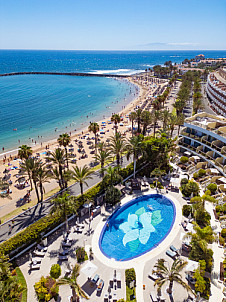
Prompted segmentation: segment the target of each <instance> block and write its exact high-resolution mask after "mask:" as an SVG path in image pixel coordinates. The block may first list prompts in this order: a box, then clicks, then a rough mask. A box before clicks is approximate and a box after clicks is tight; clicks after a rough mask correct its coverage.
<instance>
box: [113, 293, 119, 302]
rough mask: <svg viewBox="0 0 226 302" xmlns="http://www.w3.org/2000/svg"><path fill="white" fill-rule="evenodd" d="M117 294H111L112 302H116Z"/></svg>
mask: <svg viewBox="0 0 226 302" xmlns="http://www.w3.org/2000/svg"><path fill="white" fill-rule="evenodd" d="M117 300H118V299H117V294H116V293H113V295H112V301H113V302H117Z"/></svg>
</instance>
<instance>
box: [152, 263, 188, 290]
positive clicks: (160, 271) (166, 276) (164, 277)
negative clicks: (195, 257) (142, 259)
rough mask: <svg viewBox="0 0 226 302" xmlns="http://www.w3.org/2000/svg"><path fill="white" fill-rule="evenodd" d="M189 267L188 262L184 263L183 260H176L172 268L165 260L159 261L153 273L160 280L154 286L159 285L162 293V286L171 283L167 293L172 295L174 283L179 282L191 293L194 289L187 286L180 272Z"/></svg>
mask: <svg viewBox="0 0 226 302" xmlns="http://www.w3.org/2000/svg"><path fill="white" fill-rule="evenodd" d="M186 265H187V261H183V260H181V259H176V260H174V262H173V264H172V266H171V267H169V266H166V265H165V260H164V259H158V261H157V263H156V264H155V266H154V269H153V271H152V272H153V273H155V274H157V275H158V279H157V280H156V281H155V284H154V285H157V288H158V291H161V288H162V286H163V285H164V284H165V283H166V282H169V288H168V289H167V292H168V293H169V294H172V289H173V282H177V283H178V284H180V285H182V286H183V288H185V289H186V290H187V291H191V292H192V289H191V288H190V286H189V285H188V284H186V283H185V282H184V281H183V280H182V277H181V274H180V272H181V271H182V270H183V269H184V267H185V266H186Z"/></svg>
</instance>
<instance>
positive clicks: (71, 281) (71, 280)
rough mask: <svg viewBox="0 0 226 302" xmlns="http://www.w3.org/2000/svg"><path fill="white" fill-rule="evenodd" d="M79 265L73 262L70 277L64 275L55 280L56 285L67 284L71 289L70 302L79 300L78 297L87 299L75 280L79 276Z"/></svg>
mask: <svg viewBox="0 0 226 302" xmlns="http://www.w3.org/2000/svg"><path fill="white" fill-rule="evenodd" d="M79 271H80V265H79V264H75V266H74V268H73V271H72V274H71V276H70V277H64V278H61V279H59V280H58V281H57V284H58V285H69V286H70V287H71V289H72V302H79V301H80V299H79V297H82V298H85V299H87V300H88V299H89V298H88V297H87V295H86V294H85V292H84V291H83V290H82V288H81V287H80V285H79V284H78V282H77V278H78V276H79Z"/></svg>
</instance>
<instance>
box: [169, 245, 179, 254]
mask: <svg viewBox="0 0 226 302" xmlns="http://www.w3.org/2000/svg"><path fill="white" fill-rule="evenodd" d="M170 249H171V251H173V252H175V253H177V254H178V249H176V248H175V246H174V245H171V246H170Z"/></svg>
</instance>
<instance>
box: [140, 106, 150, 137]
mask: <svg viewBox="0 0 226 302" xmlns="http://www.w3.org/2000/svg"><path fill="white" fill-rule="evenodd" d="M141 124H142V125H143V135H145V134H146V131H147V127H148V126H149V125H150V124H151V113H150V112H149V111H147V110H144V111H143V112H142V113H141Z"/></svg>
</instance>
